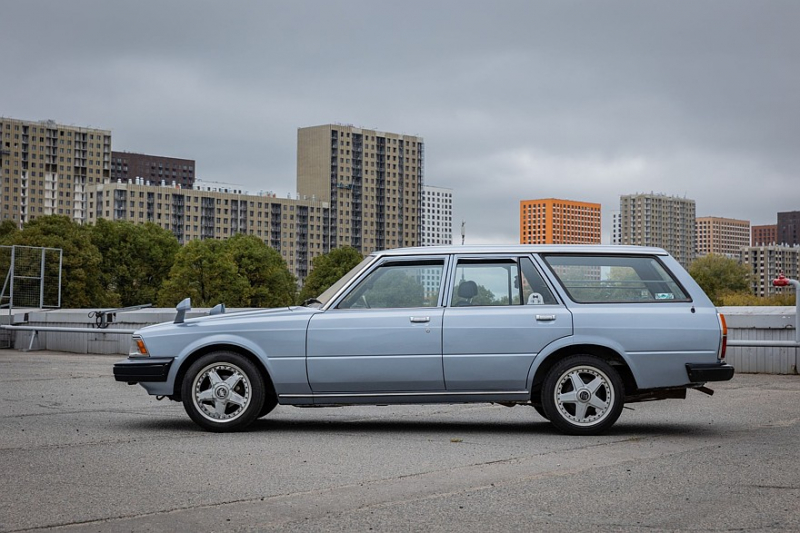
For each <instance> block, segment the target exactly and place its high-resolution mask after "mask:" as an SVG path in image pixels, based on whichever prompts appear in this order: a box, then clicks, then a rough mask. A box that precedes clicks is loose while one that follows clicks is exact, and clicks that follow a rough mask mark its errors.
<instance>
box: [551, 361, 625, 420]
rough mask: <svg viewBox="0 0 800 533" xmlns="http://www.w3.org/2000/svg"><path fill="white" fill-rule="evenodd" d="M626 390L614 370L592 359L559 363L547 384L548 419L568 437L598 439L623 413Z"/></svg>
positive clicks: (604, 363)
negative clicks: (594, 437) (583, 436)
mask: <svg viewBox="0 0 800 533" xmlns="http://www.w3.org/2000/svg"><path fill="white" fill-rule="evenodd" d="M623 396H624V389H623V385H622V379H621V378H620V377H619V373H618V372H617V371H616V370H614V368H613V367H612V366H611V365H609V364H608V363H606V362H605V361H603V360H602V359H600V358H599V357H595V356H592V355H573V356H570V357H567V358H566V359H564V360H563V361H560V362H559V363H557V364H556V365H555V366H554V367H553V368H551V369H550V371H549V372H548V373H547V376H546V377H545V380H544V386H543V387H542V407H543V408H544V413H545V416H546V418H547V419H548V420H550V422H551V423H552V424H553V425H554V426H555V427H556V428H557V429H558V430H559V431H561V432H563V433H567V434H569V435H597V434H599V433H602V432H604V431H606V430H608V429H609V428H610V427H611V426H612V425H614V422H616V421H617V419H618V418H619V415H620V414H621V413H622V405H623V399H624V398H623Z"/></svg>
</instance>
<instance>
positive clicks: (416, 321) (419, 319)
mask: <svg viewBox="0 0 800 533" xmlns="http://www.w3.org/2000/svg"><path fill="white" fill-rule="evenodd" d="M408 319H409V320H410V321H411V322H412V323H414V324H425V323H426V322H430V321H431V317H429V316H412V317H409V318H408Z"/></svg>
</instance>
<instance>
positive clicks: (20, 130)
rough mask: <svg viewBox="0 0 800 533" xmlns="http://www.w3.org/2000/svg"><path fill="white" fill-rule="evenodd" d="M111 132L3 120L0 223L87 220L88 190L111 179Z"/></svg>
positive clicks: (49, 122)
mask: <svg viewBox="0 0 800 533" xmlns="http://www.w3.org/2000/svg"><path fill="white" fill-rule="evenodd" d="M110 163H111V132H110V131H108V130H101V129H95V128H82V127H77V126H67V125H64V124H56V123H55V122H54V121H52V120H44V121H39V122H36V121H29V120H18V119H13V118H6V117H0V186H2V201H1V202H0V219H2V220H13V221H14V222H16V223H17V224H18V225H20V226H21V225H22V224H24V223H25V222H28V221H30V220H34V219H35V218H36V217H39V216H45V215H65V216H68V217H71V218H72V219H74V220H76V221H78V222H81V223H82V222H84V221H85V216H86V199H87V197H86V194H87V187H90V186H92V185H94V184H96V183H102V182H103V181H104V180H107V179H108V178H109V171H110Z"/></svg>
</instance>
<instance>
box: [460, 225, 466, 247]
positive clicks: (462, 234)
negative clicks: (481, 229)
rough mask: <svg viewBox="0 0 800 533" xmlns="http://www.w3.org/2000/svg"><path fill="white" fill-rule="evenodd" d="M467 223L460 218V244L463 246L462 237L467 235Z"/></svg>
mask: <svg viewBox="0 0 800 533" xmlns="http://www.w3.org/2000/svg"><path fill="white" fill-rule="evenodd" d="M466 225H467V223H466V222H464V219H463V218H462V219H461V246H464V238H465V237H466V236H467V228H466Z"/></svg>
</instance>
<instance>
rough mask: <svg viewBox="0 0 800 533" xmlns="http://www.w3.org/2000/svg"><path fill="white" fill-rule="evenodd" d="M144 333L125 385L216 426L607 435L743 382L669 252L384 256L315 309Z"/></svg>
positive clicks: (135, 343)
mask: <svg viewBox="0 0 800 533" xmlns="http://www.w3.org/2000/svg"><path fill="white" fill-rule="evenodd" d="M189 307H190V304H189V302H188V301H186V300H185V301H184V302H182V303H181V305H179V306H178V314H177V317H176V319H175V321H174V322H173V323H164V324H158V325H154V326H149V327H146V328H142V329H141V330H139V331H137V332H136V333H134V335H133V339H132V348H131V353H130V355H129V357H128V358H127V359H125V360H124V361H121V362H119V363H117V364H116V365H114V374H115V378H116V379H117V381H123V382H128V383H131V384H133V383H139V384H140V385H141V386H142V387H144V388H145V389H146V390H147V392H148V393H150V394H152V395H157V396H166V397H168V398H170V399H172V400H175V401H182V402H183V405H184V407H185V409H186V412H187V413H188V414H189V416H190V417H191V418H192V420H194V421H195V422H196V423H197V424H198V425H200V426H201V427H203V428H205V429H207V430H211V431H230V430H238V429H242V428H245V427H247V426H248V425H250V424H251V423H252V422H253V421H254V420H256V419H257V418H259V417H261V416H264V415H266V414H267V413H269V412H270V411H272V409H274V408H275V406H276V405H277V404H281V405H296V406H304V407H308V406H319V407H325V406H337V405H344V404H390V403H465V402H494V403H499V404H503V405H515V404H526V405H531V406H533V407H534V408H535V409H536V410H537V411H538V413H539V414H540V415H542V416H543V417H545V418H547V419H548V420H550V422H551V423H552V424H553V425H554V426H555V427H556V428H558V429H559V430H561V431H562V432H565V433H569V434H575V435H589V434H597V433H600V432H602V431H605V430H607V429H608V428H610V427H611V426H612V424H614V422H615V421H616V420H617V418H619V416H620V413H621V412H622V407H623V404H625V403H631V402H639V401H647V400H661V399H667V398H685V397H686V390H687V389H690V388H691V389H697V390H700V391H702V392H706V393H709V394H710V393H711V391H710V390H709V389H708V388H706V387H705V384H706V383H707V382H709V381H724V380H729V379H731V378H732V377H733V373H734V370H733V367H731V366H730V365H728V364H726V363H725V342H726V327H725V319H724V317H723V316H722V315H721V314H719V313H718V312H717V310H716V308H715V307H714V305H713V304H712V303H711V301H710V300H709V299H708V298H707V297H706V295H705V294H704V293H703V291H702V290H701V289H700V287H699V286H698V285H697V284H696V283H695V282H694V280H692V278H691V277H690V276H689V274H688V273H687V272H686V271H685V270H684V269H683V268H682V267H681V266H680V265H679V264H678V263H677V261H675V260H674V259H673V258H672V257H671V256H670V255H669V254H667V252H665V251H664V250H662V249H658V248H641V247H624V246H518V245H511V246H452V247H426V248H406V249H396V250H387V251H383V252H376V253H373V254H372V255H370V256H369V257H367V258H366V259H365V260H364V261H363V262H362V263H361V264H359V265H358V266H357V267H355V268H354V269H353V270H351V271H350V272H349V273H348V274H346V275H345V276H344V277H343V278H342V279H340V280H339V281H338V282H336V283H335V284H334V285H333V286H332V287H330V288H329V289H328V290H326V291H325V292H324V293H323V294H321V295H319V296H318V297H317V298H316V299H312V300H310V301H307V302H305V305H303V306H298V307H289V308H282V309H265V310H256V311H245V312H236V313H227V314H226V313H225V312H224V309H220V307H219V306H218V307H217V308H215V309H213V310H212V311H211V313H210V315H209V316H205V317H202V318H195V319H184V315H185V312H186V310H187V309H188V308H189Z"/></svg>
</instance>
